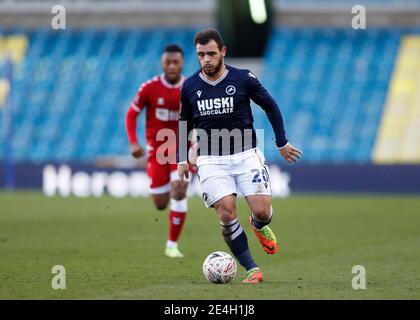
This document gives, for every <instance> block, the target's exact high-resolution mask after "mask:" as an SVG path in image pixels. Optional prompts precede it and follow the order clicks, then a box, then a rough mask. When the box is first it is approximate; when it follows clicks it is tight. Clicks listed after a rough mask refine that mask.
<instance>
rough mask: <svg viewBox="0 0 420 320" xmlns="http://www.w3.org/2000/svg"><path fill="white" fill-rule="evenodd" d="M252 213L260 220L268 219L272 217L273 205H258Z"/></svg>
mask: <svg viewBox="0 0 420 320" xmlns="http://www.w3.org/2000/svg"><path fill="white" fill-rule="evenodd" d="M252 213H253V214H254V216H255V217H256V218H257V219H258V220H260V221H267V220H269V219H270V218H271V206H266V205H261V206H256V207H254V208H253V210H252Z"/></svg>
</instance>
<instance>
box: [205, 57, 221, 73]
mask: <svg viewBox="0 0 420 320" xmlns="http://www.w3.org/2000/svg"><path fill="white" fill-rule="evenodd" d="M222 65H223V58H222V57H220V59H219V61H218V62H217V65H216V66H215V67H214V70H213V71H210V72H208V71H206V70H205V69H204V67H203V68H201V70H202V71H203V72H204V73H205V74H206V75H208V76H209V77H213V76H214V75H216V74H217V73H218V72H219V71H220V69H221V68H222Z"/></svg>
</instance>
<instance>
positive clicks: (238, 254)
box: [220, 218, 257, 271]
mask: <svg viewBox="0 0 420 320" xmlns="http://www.w3.org/2000/svg"><path fill="white" fill-rule="evenodd" d="M220 226H221V228H222V233H223V238H224V239H225V241H226V243H227V245H228V246H229V248H230V251H231V252H232V253H233V255H234V256H235V258H236V259H237V260H238V262H239V263H240V264H241V265H242V266H243V267H244V268H245V269H246V270H247V271H248V270H250V269H252V268H255V267H257V264H256V263H255V261H254V259H253V258H252V256H251V252H250V251H249V247H248V239H247V237H246V234H245V231H244V230H243V229H242V227H241V226H240V224H239V222H238V218H236V219H234V220H232V221H229V222H226V223H223V222H220Z"/></svg>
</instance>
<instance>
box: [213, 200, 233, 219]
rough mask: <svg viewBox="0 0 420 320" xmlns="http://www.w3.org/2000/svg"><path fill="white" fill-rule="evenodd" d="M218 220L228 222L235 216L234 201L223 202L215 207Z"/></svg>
mask: <svg viewBox="0 0 420 320" xmlns="http://www.w3.org/2000/svg"><path fill="white" fill-rule="evenodd" d="M216 210H217V213H218V215H219V219H220V221H223V222H228V221H231V220H233V219H235V218H236V206H235V203H229V202H228V203H223V204H220V205H219V206H218V207H217V208H216Z"/></svg>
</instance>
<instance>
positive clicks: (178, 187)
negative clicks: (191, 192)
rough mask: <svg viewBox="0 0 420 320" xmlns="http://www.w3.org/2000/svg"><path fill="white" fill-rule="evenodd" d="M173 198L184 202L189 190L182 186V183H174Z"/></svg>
mask: <svg viewBox="0 0 420 320" xmlns="http://www.w3.org/2000/svg"><path fill="white" fill-rule="evenodd" d="M171 193H172V194H171V197H172V199H175V200H183V199H185V197H186V193H187V190H186V188H185V187H184V186H183V185H182V183H181V181H175V182H172V191H171Z"/></svg>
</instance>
